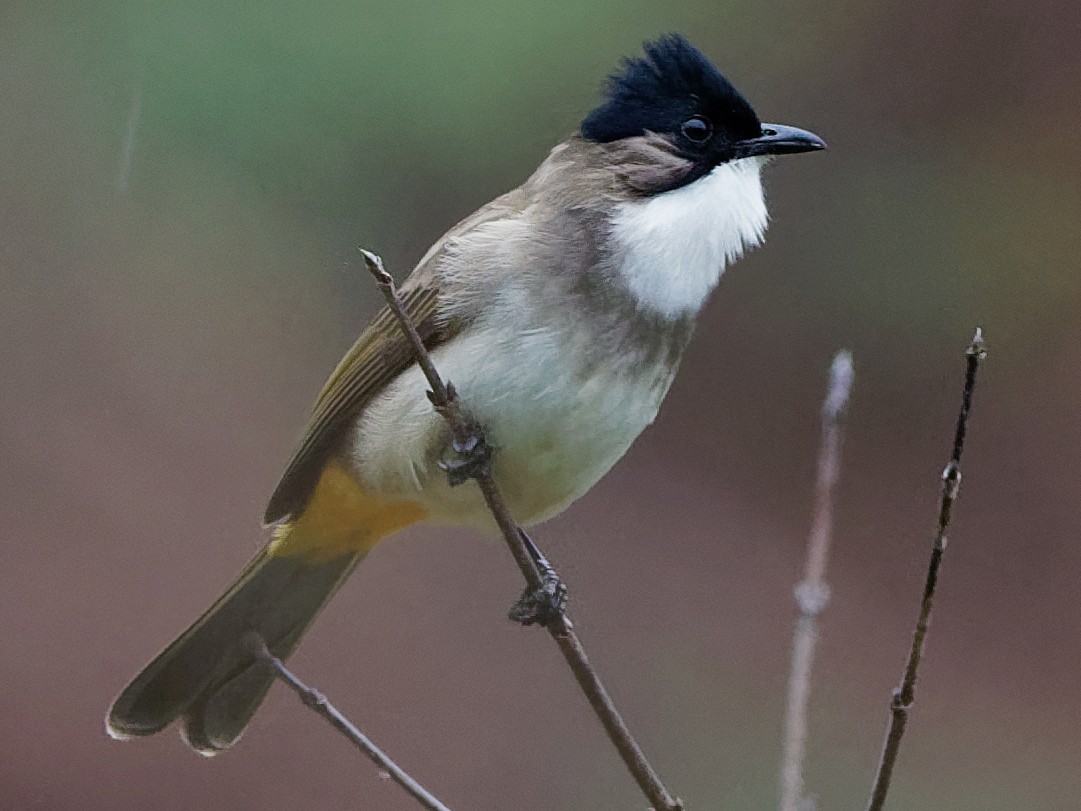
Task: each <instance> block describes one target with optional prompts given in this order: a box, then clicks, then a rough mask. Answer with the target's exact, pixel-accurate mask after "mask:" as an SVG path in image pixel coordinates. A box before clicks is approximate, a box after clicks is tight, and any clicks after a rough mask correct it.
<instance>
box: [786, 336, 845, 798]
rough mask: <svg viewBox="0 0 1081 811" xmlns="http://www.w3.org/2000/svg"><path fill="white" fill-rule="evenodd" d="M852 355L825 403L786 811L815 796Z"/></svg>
mask: <svg viewBox="0 0 1081 811" xmlns="http://www.w3.org/2000/svg"><path fill="white" fill-rule="evenodd" d="M852 375H853V372H852V354H851V353H850V352H848V351H847V350H846V351H842V352H838V353H837V354H836V355H835V356H834V358H833V364H832V365H831V366H830V379H829V387H828V388H827V391H826V399H825V401H824V402H823V403H822V440H821V444H820V446H819V450H818V472H817V475H816V477H815V500H814V513H813V518H812V521H811V531H810V533H809V534H808V536H807V561H806V564H805V569H804V575H803V580H802V582H800V583H799V584H798V585H797V586H796V589H795V596H796V604H797V605H798V606H799V612H800V615H799V620H798V621H797V623H796V630H795V634H794V636H793V638H792V668H791V670H790V671H789V676H788V703H787V708H786V711H785V735H784V757H783V760H782V761H781V764H782V765H781V811H802V809H805V808H807V806H808V804H809V800H807V799H806V798H805V795H804V786H803V759H804V755H805V752H806V744H807V707H808V703H809V699H810V695H811V665H812V663H813V661H814V653H815V645H816V644H817V642H818V615H819V614H820V613H821V612H822V610H823V609H824V608H825V607H826V603H827V602H829V598H830V589H829V586H828V585H827V583H826V562H827V560H828V559H829V546H830V535H831V533H832V530H833V489H834V485H835V484H836V482H837V475H838V473H839V472H840V467H841V440H842V438H843V431H842V429H841V416H842V414H843V413H844V410H845V407H846V406H847V404H848V397H849V394H850V392H851V391H852Z"/></svg>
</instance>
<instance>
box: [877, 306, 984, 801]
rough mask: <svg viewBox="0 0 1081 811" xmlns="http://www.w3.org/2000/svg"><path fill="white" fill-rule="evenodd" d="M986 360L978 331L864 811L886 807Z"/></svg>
mask: <svg viewBox="0 0 1081 811" xmlns="http://www.w3.org/2000/svg"><path fill="white" fill-rule="evenodd" d="M986 356H987V352H986V350H985V349H984V344H983V332H982V331H981V330H980V328H979V327H977V328H976V334H975V335H974V336H973V338H972V343H971V344H969V347H968V349H967V350H965V385H964V389H963V390H962V393H961V410H960V412H959V413H958V415H957V429H956V431H955V432H954V437H953V450H952V453H951V455H950V461H949V464H947V465H946V469H945V470H944V471H943V472H942V497H941V499H940V501H939V507H938V527H937V529H936V531H935V537H934V544H933V545H932V547H931V561H930V564H929V565H928V567H927V579H926V581H925V582H924V586H923V597H922V599H921V601H920V613H919V618H918V619H917V621H916V630H915V632H914V633H913V635H912V647H911V649H910V650H909V652H908V662H907V663H906V664H905V673H904V677H903V678H902V680H901V685H900V686H899V687H897V688H896V689H895V690H894V691H893V695H892V698H891V699H890V720H889V725H888V726H887V728H886V741H885V744H884V745H883V747H882V757H881V758H880V759H879V762H878V770H877V772H876V774H875V781H874V786H873V788H872V790H871V799H870V802H869V803H868V805H867V811H881V809H882V808H884V807H885V804H886V794H887V793H888V792H889V789H890V778H891V777H892V776H893V767H894V765H895V764H896V762H897V753H898V752H899V751H900V749H901V738H902V737H903V736H904V734H905V725H906V724H907V723H908V711H909V710H910V709H911V708H912V705H913V703H914V702H915V700H916V676H917V671H918V670H919V666H920V659H921V657H922V656H923V645H924V640H925V638H926V636H927V627H928V625H929V624H930V622H931V608H932V603H933V602H934V598H935V588H936V586H937V585H938V571H939V567H941V565H942V556H943V553H944V552H945V551H946V532H947V530H949V528H950V518H951V517H952V514H953V505H954V502H956V501H957V494H958V491H959V490H960V488H961V452H962V451H963V450H964V446H965V432H966V430H967V428H968V415H969V411H970V410H971V408H972V392H973V390H974V389H975V387H976V371H977V370H978V369H979V367H980V362H981V361H983V359H984V358H985V357H986Z"/></svg>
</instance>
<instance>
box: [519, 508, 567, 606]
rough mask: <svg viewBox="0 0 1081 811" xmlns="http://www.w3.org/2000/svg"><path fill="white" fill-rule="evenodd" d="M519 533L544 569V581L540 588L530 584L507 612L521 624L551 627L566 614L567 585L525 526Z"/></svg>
mask: <svg viewBox="0 0 1081 811" xmlns="http://www.w3.org/2000/svg"><path fill="white" fill-rule="evenodd" d="M518 534H519V535H520V536H521V537H522V543H524V544H525V547H526V549H528V550H529V556H530V557H531V558H533V562H534V563H536V564H537V568H538V569H539V570H540V574H541V585H540V588H536V589H534V588H532V587H530V586H526V589H525V591H524V592H523V593H522V597H521V599H519V600H518V602H516V603H515V604H514V605H513V606H512V607H511V609H510V613H509V614H508V615H507V616H509V617H510V618H511V619H512V620H513V621H514V622H517V623H520V624H521V625H540V626H542V627H547V626H548V625H551V624H552V622H554V621H555V620H556V619H558V618H559V617H561V616H562V615H563V610H564V609H565V608H566V607H567V587H566V585H564V583H563V581H562V580H561V579H560V577H559V575H558V574H556V571H555V569H553V568H552V564H551V563H549V562H548V558H546V557H545V556H544V555H543V553H542V552H541V551H540V549H539V548H538V547H537V545H536V544H535V543H534V542H533V539H532V538H530V537H529V535H527V534H526V532H525V530H524V529H520V528H519V530H518Z"/></svg>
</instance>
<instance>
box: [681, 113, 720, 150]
mask: <svg viewBox="0 0 1081 811" xmlns="http://www.w3.org/2000/svg"><path fill="white" fill-rule="evenodd" d="M680 131H681V132H682V133H683V134H684V135H685V136H687V138H689V139H690V140H692V141H694V142H695V143H696V144H702V143H705V142H706V141H708V140H709V138H710V136H711V135H713V124H711V123H710V121H709V119H708V118H706V117H705V116H704V115H696V116H692V117H691V118H688V119H687V120H686V121H684V122H683V126H682V127H680Z"/></svg>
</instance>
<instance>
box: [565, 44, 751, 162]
mask: <svg viewBox="0 0 1081 811" xmlns="http://www.w3.org/2000/svg"><path fill="white" fill-rule="evenodd" d="M707 128H708V129H707ZM647 130H649V131H651V132H656V133H660V134H664V135H668V136H670V137H671V138H672V139H673V141H674V142H675V143H676V144H677V146H679V147H680V149H681V151H687V152H689V153H690V154H689V155H688V156H689V157H694V158H696V159H701V158H703V157H705V154H704V153H705V152H708V153H710V155H711V156H712V157H714V158H715V159H719V160H724V159H725V156H724V154H723V153H724V151H725V150H724V146H725V145H726V144H731V143H734V142H736V141H741V140H744V139H747V138H755V137H757V136H758V135H760V134H761V132H762V124H761V122H760V121H759V120H758V116H757V115H755V112H754V110H753V109H752V108H751V105H750V104H748V103H747V100H746V99H745V98H743V96H742V95H741V94H740V92H739V91H738V90H736V88H734V87H733V86H732V85H731V83H730V82H729V81H728V80H727V79H725V78H724V76H722V75H721V73H720V71H718V70H717V68H715V67H714V66H713V64H712V63H711V62H710V61H709V60H708V59H706V57H705V56H704V55H703V54H702V52H701V51H699V50H698V49H697V48H695V47H694V46H693V45H691V43H690V42H688V41H687V39H686V38H685V37H683V36H682V35H680V34H669V35H668V36H664V37H661V38H660V39H657V40H654V41H652V42H647V43H645V55H644V56H641V57H636V58H630V59H626V60H624V63H623V69H622V70H621V71H620V72H618V73H615V74H613V75H612V76H611V77H610V78H609V79H608V84H607V86H606V88H605V93H604V99H603V101H602V102H601V103H600V105H598V106H597V108H596V109H594V110H593V112H591V113H590V114H589V115H588V116H586V118H585V120H584V121H582V130H581V131H582V136H583V137H585V138H588V139H589V140H591V141H599V142H601V143H607V142H610V141H616V140H619V139H621V138H629V137H632V136H635V135H642V134H643V133H645V132H646V131H647ZM703 136H705V137H703ZM706 141H708V142H709V143H708V146H707V144H706Z"/></svg>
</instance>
